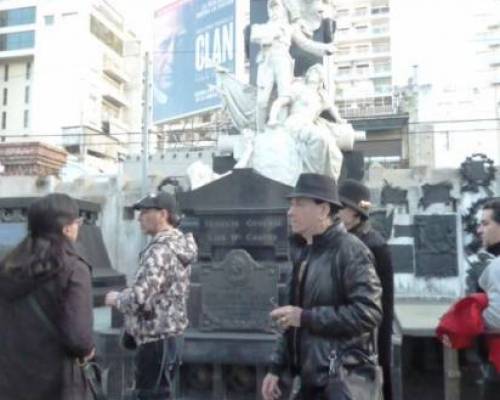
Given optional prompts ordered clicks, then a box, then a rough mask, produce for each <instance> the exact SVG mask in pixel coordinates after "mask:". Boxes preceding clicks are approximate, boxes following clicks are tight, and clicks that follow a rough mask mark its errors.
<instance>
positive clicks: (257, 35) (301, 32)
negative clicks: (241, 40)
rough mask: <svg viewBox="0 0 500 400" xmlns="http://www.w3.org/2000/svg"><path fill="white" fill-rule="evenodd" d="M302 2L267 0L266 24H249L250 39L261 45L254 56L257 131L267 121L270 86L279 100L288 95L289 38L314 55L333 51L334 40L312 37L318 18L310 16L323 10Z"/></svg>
mask: <svg viewBox="0 0 500 400" xmlns="http://www.w3.org/2000/svg"><path fill="white" fill-rule="evenodd" d="M304 1H305V0H302V1H298V0H285V3H286V5H285V3H283V0H269V2H268V4H267V9H268V16H269V20H268V21H267V22H266V23H265V24H254V25H252V28H251V36H250V40H251V41H252V42H255V43H258V44H259V45H260V51H259V54H258V55H257V58H256V62H257V116H256V117H257V122H256V125H257V130H259V131H262V130H263V128H264V125H265V123H266V121H267V117H268V113H269V108H270V102H271V94H272V90H273V88H274V87H275V86H276V92H277V97H278V99H281V98H284V97H286V96H288V93H289V90H290V87H291V84H292V81H293V78H294V76H293V69H294V61H293V59H292V57H291V55H290V45H291V43H292V40H293V42H294V43H295V44H296V45H297V46H298V47H299V48H301V49H302V50H304V51H305V52H307V53H309V54H312V55H314V56H318V57H322V56H324V55H329V54H332V53H333V43H322V42H317V41H315V40H313V38H312V34H313V32H314V30H316V29H317V28H318V27H319V24H318V23H317V22H318V21H317V18H313V16H317V15H322V13H320V14H316V13H314V12H312V11H311V10H310V9H309V7H306V6H313V4H309V3H313V2H311V1H309V0H307V1H306V3H307V4H305V3H304ZM302 3H304V4H302ZM320 3H322V2H320ZM306 10H307V11H306ZM319 23H321V20H319ZM316 25H317V26H316ZM311 29H312V30H311Z"/></svg>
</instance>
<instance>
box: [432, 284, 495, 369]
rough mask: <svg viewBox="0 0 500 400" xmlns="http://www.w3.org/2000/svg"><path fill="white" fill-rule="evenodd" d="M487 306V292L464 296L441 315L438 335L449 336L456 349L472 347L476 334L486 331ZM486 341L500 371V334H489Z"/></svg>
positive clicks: (490, 354)
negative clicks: (484, 313)
mask: <svg viewBox="0 0 500 400" xmlns="http://www.w3.org/2000/svg"><path fill="white" fill-rule="evenodd" d="M487 306H488V296H487V295H486V294H485V293H474V294H472V295H470V296H467V297H464V298H463V299H461V300H459V301H457V302H456V303H455V304H453V305H452V306H451V308H450V309H449V310H448V311H447V312H446V313H445V314H444V315H443V316H442V317H441V320H440V321H439V324H438V327H437V329H436V335H437V336H438V338H439V339H441V340H442V338H443V336H448V338H449V339H450V342H451V347H452V348H454V349H465V348H468V347H471V346H472V343H473V341H474V339H475V338H476V336H478V335H481V334H483V333H484V332H485V330H484V321H483V317H482V313H483V310H484V309H485V308H486V307H487ZM486 342H487V345H488V356H489V357H488V359H489V361H490V362H491V363H492V364H493V365H494V367H495V369H496V370H497V372H500V335H492V334H488V335H487V336H486Z"/></svg>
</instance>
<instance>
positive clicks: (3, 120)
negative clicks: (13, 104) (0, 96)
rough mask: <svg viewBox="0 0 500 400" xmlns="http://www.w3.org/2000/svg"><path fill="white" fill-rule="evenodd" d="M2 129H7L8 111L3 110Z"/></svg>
mask: <svg viewBox="0 0 500 400" xmlns="http://www.w3.org/2000/svg"><path fill="white" fill-rule="evenodd" d="M2 129H7V113H6V112H5V111H3V112H2Z"/></svg>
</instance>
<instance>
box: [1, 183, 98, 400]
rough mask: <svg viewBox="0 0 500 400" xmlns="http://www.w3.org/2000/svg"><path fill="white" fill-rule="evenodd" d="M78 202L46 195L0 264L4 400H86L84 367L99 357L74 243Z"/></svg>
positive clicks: (85, 268) (87, 282)
mask: <svg viewBox="0 0 500 400" xmlns="http://www.w3.org/2000/svg"><path fill="white" fill-rule="evenodd" d="M80 224H81V219H80V218H79V210H78V205H77V203H76V202H75V201H74V200H73V199H72V198H71V197H69V196H67V195H65V194H59V193H54V194H49V195H47V196H45V197H42V198H40V199H38V200H36V201H35V202H34V203H33V204H32V205H31V207H30V208H29V210H28V235H27V236H26V238H25V239H24V240H23V241H22V242H21V243H20V244H19V245H18V246H17V247H16V248H15V249H14V250H13V251H12V252H10V253H9V254H8V255H7V256H6V257H5V258H4V259H3V260H2V261H1V263H0V326H1V328H0V343H1V344H2V350H1V351H0V399H2V400H4V399H5V400H49V399H50V400H70V399H71V400H83V399H85V400H87V399H89V398H90V397H89V395H90V391H89V387H88V385H87V384H86V381H85V379H84V377H83V372H82V369H81V367H80V364H81V363H83V362H84V361H86V360H88V359H90V358H92V357H93V355H94V343H93V339H92V294H91V276H90V267H89V265H88V264H86V263H85V261H84V260H83V259H82V258H81V257H79V256H78V255H77V253H76V251H75V249H74V247H73V242H75V241H76V239H77V236H78V230H79V227H80Z"/></svg>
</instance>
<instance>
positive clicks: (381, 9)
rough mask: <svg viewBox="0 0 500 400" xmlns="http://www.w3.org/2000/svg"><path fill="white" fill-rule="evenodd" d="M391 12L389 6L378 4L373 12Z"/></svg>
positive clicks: (374, 13)
mask: <svg viewBox="0 0 500 400" xmlns="http://www.w3.org/2000/svg"><path fill="white" fill-rule="evenodd" d="M388 12H389V6H378V7H373V8H372V14H373V15H376V14H387V13H388Z"/></svg>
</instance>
